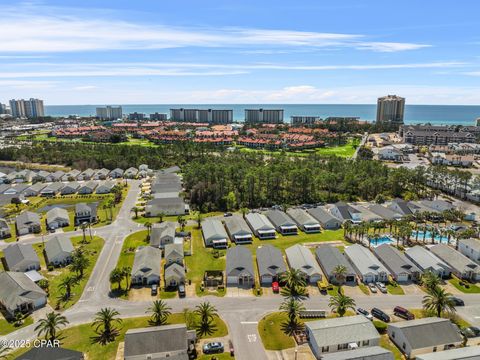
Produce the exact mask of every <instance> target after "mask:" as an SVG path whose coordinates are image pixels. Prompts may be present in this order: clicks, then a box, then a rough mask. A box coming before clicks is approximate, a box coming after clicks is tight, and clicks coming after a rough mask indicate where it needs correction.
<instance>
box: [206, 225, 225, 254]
mask: <svg viewBox="0 0 480 360" xmlns="http://www.w3.org/2000/svg"><path fill="white" fill-rule="evenodd" d="M202 233H203V240H204V241H205V246H213V247H214V248H223V249H225V248H227V246H228V235H227V232H226V231H225V228H224V227H223V224H222V222H221V221H220V220H217V219H206V220H204V221H202Z"/></svg>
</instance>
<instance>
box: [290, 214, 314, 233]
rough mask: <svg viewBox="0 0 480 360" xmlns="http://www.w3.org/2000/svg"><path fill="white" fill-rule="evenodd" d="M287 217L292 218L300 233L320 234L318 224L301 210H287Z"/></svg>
mask: <svg viewBox="0 0 480 360" xmlns="http://www.w3.org/2000/svg"><path fill="white" fill-rule="evenodd" d="M287 214H288V216H290V218H292V219H293V220H294V221H295V223H296V224H297V226H298V227H299V228H300V229H302V231H304V232H306V233H307V234H309V233H317V232H320V223H319V222H318V221H317V220H316V219H314V218H313V216H311V215H310V214H309V213H307V212H306V211H305V210H303V209H298V208H297V209H288V210H287Z"/></svg>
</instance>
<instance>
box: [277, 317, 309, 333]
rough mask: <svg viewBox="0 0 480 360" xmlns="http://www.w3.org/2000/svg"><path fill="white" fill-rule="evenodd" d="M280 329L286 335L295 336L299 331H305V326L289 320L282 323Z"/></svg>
mask: <svg viewBox="0 0 480 360" xmlns="http://www.w3.org/2000/svg"><path fill="white" fill-rule="evenodd" d="M280 328H281V329H282V331H283V332H284V333H285V334H286V335H288V336H293V335H294V334H295V333H296V332H297V331H301V330H304V329H305V325H304V324H303V323H301V322H298V321H297V320H293V321H290V320H289V321H284V322H282V324H281V325H280Z"/></svg>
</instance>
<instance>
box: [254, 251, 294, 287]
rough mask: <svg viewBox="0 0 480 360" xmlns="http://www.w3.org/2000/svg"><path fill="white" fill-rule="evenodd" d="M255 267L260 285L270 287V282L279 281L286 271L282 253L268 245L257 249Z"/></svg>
mask: <svg viewBox="0 0 480 360" xmlns="http://www.w3.org/2000/svg"><path fill="white" fill-rule="evenodd" d="M257 266H258V274H259V276H260V283H261V284H262V285H271V284H272V282H274V281H279V280H280V278H281V277H282V275H283V274H284V273H285V272H286V271H287V266H286V264H285V260H284V259H283V255H282V251H281V250H280V249H278V248H276V247H275V246H273V245H270V244H267V245H262V246H259V247H258V248H257Z"/></svg>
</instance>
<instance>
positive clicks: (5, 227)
mask: <svg viewBox="0 0 480 360" xmlns="http://www.w3.org/2000/svg"><path fill="white" fill-rule="evenodd" d="M11 235H12V232H11V230H10V225H9V224H8V223H7V220H5V219H4V218H0V239H5V238H9V237H10V236H11Z"/></svg>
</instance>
